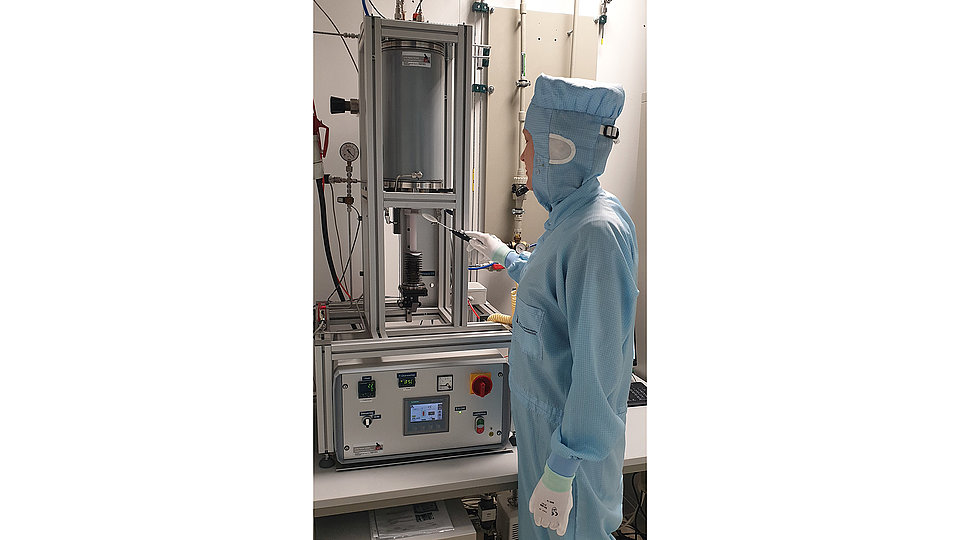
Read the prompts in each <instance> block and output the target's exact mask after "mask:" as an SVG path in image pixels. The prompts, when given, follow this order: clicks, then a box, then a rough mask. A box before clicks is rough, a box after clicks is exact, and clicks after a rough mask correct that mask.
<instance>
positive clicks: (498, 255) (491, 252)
mask: <svg viewBox="0 0 960 540" xmlns="http://www.w3.org/2000/svg"><path fill="white" fill-rule="evenodd" d="M463 232H465V233H467V236H469V237H470V238H471V240H470V243H469V244H467V245H468V246H470V247H471V248H473V249H474V250H476V251H478V252H479V253H480V254H481V255H483V257H484V258H486V259H489V260H491V261H493V262H495V263H497V264H500V265H503V263H504V261H505V260H506V258H507V253H510V248H509V247H507V245H506V244H504V243H503V242H501V241H500V239H499V238H497V237H496V236H494V235H492V234H487V233H484V232H480V231H463Z"/></svg>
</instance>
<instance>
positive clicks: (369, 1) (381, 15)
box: [367, 0, 386, 19]
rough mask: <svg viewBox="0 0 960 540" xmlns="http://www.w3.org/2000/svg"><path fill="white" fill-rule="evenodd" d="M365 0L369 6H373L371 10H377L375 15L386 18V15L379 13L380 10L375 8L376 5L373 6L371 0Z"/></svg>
mask: <svg viewBox="0 0 960 540" xmlns="http://www.w3.org/2000/svg"><path fill="white" fill-rule="evenodd" d="M367 2H368V3H369V4H370V5H371V6H373V10H374V11H376V12H377V15H379V16H380V18H381V19H386V17H384V16H383V13H380V10H379V9H377V6H375V5H374V4H373V0H367Z"/></svg>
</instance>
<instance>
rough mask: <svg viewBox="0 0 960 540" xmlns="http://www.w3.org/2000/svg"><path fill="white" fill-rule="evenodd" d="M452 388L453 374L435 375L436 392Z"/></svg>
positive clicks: (447, 390)
mask: <svg viewBox="0 0 960 540" xmlns="http://www.w3.org/2000/svg"><path fill="white" fill-rule="evenodd" d="M451 390H453V375H437V392H449V391H451Z"/></svg>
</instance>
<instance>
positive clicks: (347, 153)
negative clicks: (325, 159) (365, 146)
mask: <svg viewBox="0 0 960 540" xmlns="http://www.w3.org/2000/svg"><path fill="white" fill-rule="evenodd" d="M359 157H360V149H359V148H357V145H355V144H353V143H352V142H345V143H343V144H341V145H340V158H341V159H343V160H344V161H356V160H357V158H359Z"/></svg>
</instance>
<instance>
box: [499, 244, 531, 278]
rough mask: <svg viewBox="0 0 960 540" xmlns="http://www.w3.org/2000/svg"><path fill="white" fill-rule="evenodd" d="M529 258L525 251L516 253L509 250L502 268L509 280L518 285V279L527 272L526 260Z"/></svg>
mask: <svg viewBox="0 0 960 540" xmlns="http://www.w3.org/2000/svg"><path fill="white" fill-rule="evenodd" d="M529 258H530V253H529V252H526V251H524V252H523V253H517V252H516V251H513V250H511V251H510V253H507V257H506V259H505V260H504V262H503V266H504V268H506V269H507V274H509V275H510V278H511V279H513V280H514V281H516V282H517V283H520V278H522V277H523V273H524V272H525V271H526V270H527V260H528V259H529Z"/></svg>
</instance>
